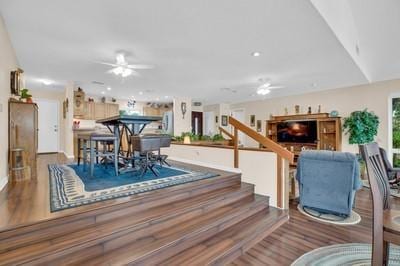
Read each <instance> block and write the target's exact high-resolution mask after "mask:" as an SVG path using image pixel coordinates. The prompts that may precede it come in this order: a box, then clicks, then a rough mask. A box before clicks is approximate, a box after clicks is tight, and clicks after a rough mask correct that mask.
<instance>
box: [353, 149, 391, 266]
mask: <svg viewBox="0 0 400 266" xmlns="http://www.w3.org/2000/svg"><path fill="white" fill-rule="evenodd" d="M360 152H361V154H362V157H363V159H364V161H365V163H366V166H367V175H368V180H369V183H370V186H371V193H372V201H373V234H372V241H373V243H372V265H382V261H383V256H384V252H386V251H385V250H384V248H385V247H384V245H383V243H384V238H383V212H384V210H387V209H389V208H390V186H389V181H388V176H387V172H386V169H385V165H384V163H383V160H382V155H381V153H380V150H379V145H378V144H377V143H369V144H364V145H360Z"/></svg>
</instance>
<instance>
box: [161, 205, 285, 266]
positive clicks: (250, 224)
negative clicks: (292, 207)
mask: <svg viewBox="0 0 400 266" xmlns="http://www.w3.org/2000/svg"><path fill="white" fill-rule="evenodd" d="M288 220H289V214H288V212H287V211H282V210H279V209H276V208H273V207H269V208H268V209H267V210H265V211H264V212H261V213H258V214H256V215H254V216H252V217H250V218H248V219H246V220H244V221H242V222H241V223H238V224H236V225H235V226H232V227H230V228H228V229H227V230H224V231H223V232H221V233H219V234H216V235H214V236H213V237H211V238H210V239H207V240H206V241H203V242H201V243H199V244H197V245H195V246H193V247H191V248H189V249H186V250H185V251H184V252H181V253H179V254H177V255H175V256H173V257H171V258H170V259H168V260H166V261H164V262H162V263H160V265H165V266H166V265H171V266H172V265H225V264H227V263H229V262H231V261H233V260H234V259H235V258H237V257H239V256H241V255H242V254H244V253H245V252H246V251H247V250H248V249H250V248H251V247H252V246H254V245H255V244H256V243H258V242H259V241H261V240H262V239H264V238H265V237H267V236H268V235H269V234H271V233H272V232H273V231H275V230H276V229H277V228H279V227H280V226H281V225H283V224H284V223H286V222H287V221H288Z"/></svg>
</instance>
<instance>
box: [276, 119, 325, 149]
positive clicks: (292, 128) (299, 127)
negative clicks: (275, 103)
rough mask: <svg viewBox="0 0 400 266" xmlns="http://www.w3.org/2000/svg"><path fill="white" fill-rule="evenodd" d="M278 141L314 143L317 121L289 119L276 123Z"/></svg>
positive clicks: (315, 140)
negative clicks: (288, 120)
mask: <svg viewBox="0 0 400 266" xmlns="http://www.w3.org/2000/svg"><path fill="white" fill-rule="evenodd" d="M277 140H278V142H294V143H316V142H317V121H315V120H310V121H290V122H280V123H278V124H277Z"/></svg>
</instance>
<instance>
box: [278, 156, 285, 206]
mask: <svg viewBox="0 0 400 266" xmlns="http://www.w3.org/2000/svg"><path fill="white" fill-rule="evenodd" d="M282 163H283V159H282V156H280V155H279V154H277V155H276V191H277V199H276V206H278V208H282V179H283V175H282V166H283V165H282Z"/></svg>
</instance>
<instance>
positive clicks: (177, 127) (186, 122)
mask: <svg viewBox="0 0 400 266" xmlns="http://www.w3.org/2000/svg"><path fill="white" fill-rule="evenodd" d="M182 102H185V103H186V113H185V118H183V115H182V111H181V103H182ZM173 111H174V135H175V136H180V135H181V134H182V132H191V131H192V99H190V98H184V97H182V98H175V99H174V106H173Z"/></svg>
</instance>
